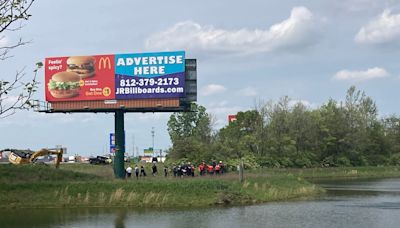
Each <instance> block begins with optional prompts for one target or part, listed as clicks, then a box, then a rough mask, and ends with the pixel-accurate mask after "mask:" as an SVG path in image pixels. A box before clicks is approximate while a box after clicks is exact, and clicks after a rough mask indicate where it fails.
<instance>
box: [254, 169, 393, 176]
mask: <svg viewBox="0 0 400 228" xmlns="http://www.w3.org/2000/svg"><path fill="white" fill-rule="evenodd" d="M256 173H263V174H269V175H271V176H281V175H285V174H290V175H293V176H296V177H300V178H305V179H348V178H357V179H360V178H389V177H400V167H396V166H382V167H376V166H367V167H331V168H310V169H261V170H258V171H257V172H256Z"/></svg>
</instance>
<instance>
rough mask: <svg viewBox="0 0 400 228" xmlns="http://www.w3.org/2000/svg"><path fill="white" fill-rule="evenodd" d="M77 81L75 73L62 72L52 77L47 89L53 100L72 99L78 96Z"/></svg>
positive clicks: (77, 76)
mask: <svg viewBox="0 0 400 228" xmlns="http://www.w3.org/2000/svg"><path fill="white" fill-rule="evenodd" d="M79 81H80V77H79V75H78V74H77V73H74V72H67V71H62V72H59V73H56V74H54V75H53V77H52V78H51V79H50V81H49V83H48V84H47V87H48V89H49V92H50V94H51V95H52V96H53V97H54V98H58V99H65V98H72V97H76V96H79V89H80V87H79Z"/></svg>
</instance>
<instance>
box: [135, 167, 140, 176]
mask: <svg viewBox="0 0 400 228" xmlns="http://www.w3.org/2000/svg"><path fill="white" fill-rule="evenodd" d="M135 175H136V179H139V167H137V166H135Z"/></svg>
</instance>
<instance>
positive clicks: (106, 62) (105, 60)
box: [99, 57, 111, 70]
mask: <svg viewBox="0 0 400 228" xmlns="http://www.w3.org/2000/svg"><path fill="white" fill-rule="evenodd" d="M101 69H111V60H110V58H109V57H101V58H100V61H99V70H101Z"/></svg>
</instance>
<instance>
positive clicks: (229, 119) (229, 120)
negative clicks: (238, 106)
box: [228, 115, 236, 123]
mask: <svg viewBox="0 0 400 228" xmlns="http://www.w3.org/2000/svg"><path fill="white" fill-rule="evenodd" d="M233 121H236V115H228V122H229V123H230V122H233Z"/></svg>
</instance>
